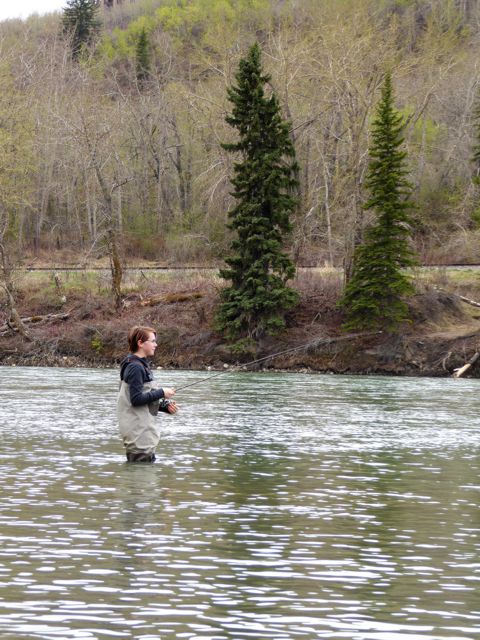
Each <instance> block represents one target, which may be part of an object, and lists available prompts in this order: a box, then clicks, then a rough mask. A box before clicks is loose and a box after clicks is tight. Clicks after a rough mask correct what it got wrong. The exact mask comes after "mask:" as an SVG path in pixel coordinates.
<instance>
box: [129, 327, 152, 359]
mask: <svg viewBox="0 0 480 640" xmlns="http://www.w3.org/2000/svg"><path fill="white" fill-rule="evenodd" d="M156 337H157V333H156V331H155V329H153V328H152V327H132V328H131V329H130V331H129V332H128V346H129V348H130V352H131V353H136V352H137V351H138V350H139V348H140V346H141V345H140V344H139V343H144V342H149V341H151V340H152V338H153V339H155V338H156Z"/></svg>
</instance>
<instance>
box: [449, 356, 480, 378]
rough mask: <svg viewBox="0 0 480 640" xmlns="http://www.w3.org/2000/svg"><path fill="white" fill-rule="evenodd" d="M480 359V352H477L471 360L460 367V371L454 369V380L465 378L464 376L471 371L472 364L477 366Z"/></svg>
mask: <svg viewBox="0 0 480 640" xmlns="http://www.w3.org/2000/svg"><path fill="white" fill-rule="evenodd" d="M479 357H480V352H478V351H477V352H476V353H475V354H474V355H473V356H472V357H471V358H470V360H469V361H468V362H466V363H465V364H464V365H463V367H459V368H458V369H454V371H453V375H452V377H453V378H461V377H462V376H463V374H464V373H465V372H466V371H468V370H469V369H470V367H471V366H472V364H475V362H476V361H477V360H478V358H479Z"/></svg>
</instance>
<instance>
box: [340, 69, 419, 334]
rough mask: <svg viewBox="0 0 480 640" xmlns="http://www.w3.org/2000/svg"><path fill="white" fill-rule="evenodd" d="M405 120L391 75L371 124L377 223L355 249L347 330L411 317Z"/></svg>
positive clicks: (370, 185)
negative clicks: (396, 104) (407, 298)
mask: <svg viewBox="0 0 480 640" xmlns="http://www.w3.org/2000/svg"><path fill="white" fill-rule="evenodd" d="M402 131H403V119H402V117H401V116H400V114H399V113H398V112H397V111H396V110H395V108H394V106H393V88H392V79H391V76H390V74H389V73H388V74H387V75H386V77H385V81H384V84H383V87H382V95H381V100H380V102H379V105H378V107H377V113H376V118H375V120H374V122H373V126H372V145H371V148H370V150H369V154H370V163H369V167H368V173H367V177H366V180H365V186H366V188H367V190H368V191H369V194H370V195H369V198H368V200H367V202H366V203H365V205H364V206H365V209H372V210H373V211H374V212H375V213H376V215H377V218H376V221H375V222H374V223H373V225H372V226H371V227H370V228H369V229H368V230H367V231H366V233H365V240H364V243H363V244H362V245H360V246H359V247H358V249H357V251H356V254H355V259H354V266H353V274H352V277H351V279H350V281H349V282H348V283H347V286H346V288H345V293H344V296H343V298H342V300H341V303H340V304H341V305H342V306H344V307H345V309H346V313H347V322H346V324H345V328H347V329H367V328H384V329H388V330H393V329H395V327H396V326H397V325H398V324H399V323H400V322H402V321H404V320H406V319H407V318H408V307H407V305H406V303H405V301H404V300H403V297H404V296H406V295H408V294H411V293H413V285H412V283H411V281H410V279H409V278H408V276H407V275H406V274H405V273H404V271H403V269H405V267H409V266H412V265H413V264H414V259H413V253H412V250H411V248H410V245H409V223H410V216H409V209H411V208H412V202H411V200H410V199H409V198H410V193H411V186H410V184H409V182H408V181H407V178H406V175H407V169H406V164H405V157H406V152H405V151H401V149H400V147H401V146H402V143H403V136H402Z"/></svg>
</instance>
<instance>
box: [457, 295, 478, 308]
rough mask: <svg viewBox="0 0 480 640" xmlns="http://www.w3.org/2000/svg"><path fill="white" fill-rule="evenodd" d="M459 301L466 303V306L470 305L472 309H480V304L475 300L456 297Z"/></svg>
mask: <svg viewBox="0 0 480 640" xmlns="http://www.w3.org/2000/svg"><path fill="white" fill-rule="evenodd" d="M458 297H459V298H460V300H463V302H466V303H467V304H470V305H472V307H480V302H476V301H475V300H470V298H465V297H464V296H458Z"/></svg>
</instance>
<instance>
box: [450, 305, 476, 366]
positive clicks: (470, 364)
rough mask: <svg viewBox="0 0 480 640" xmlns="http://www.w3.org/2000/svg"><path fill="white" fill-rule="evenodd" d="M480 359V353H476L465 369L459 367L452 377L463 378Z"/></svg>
mask: <svg viewBox="0 0 480 640" xmlns="http://www.w3.org/2000/svg"><path fill="white" fill-rule="evenodd" d="M479 306H480V305H479ZM479 357H480V352H478V351H477V352H476V353H475V354H474V355H473V356H472V357H471V358H470V360H469V361H468V362H466V363H465V364H464V365H463V367H459V368H458V369H454V371H453V374H452V377H453V378H460V377H461V376H463V374H464V373H465V372H466V371H468V370H469V369H470V367H471V366H472V365H473V364H475V362H476V361H477V360H478V358H479Z"/></svg>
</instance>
